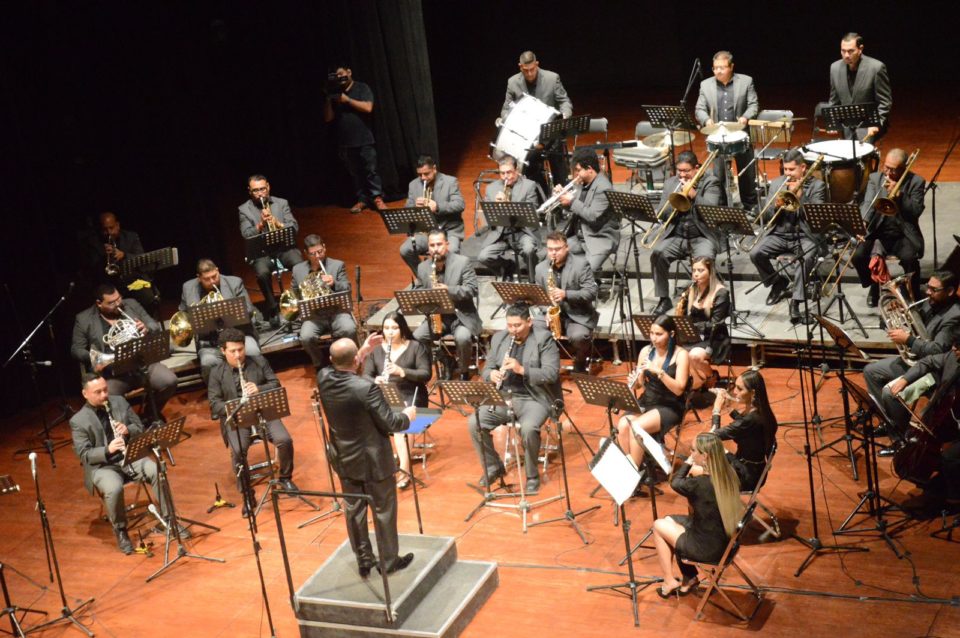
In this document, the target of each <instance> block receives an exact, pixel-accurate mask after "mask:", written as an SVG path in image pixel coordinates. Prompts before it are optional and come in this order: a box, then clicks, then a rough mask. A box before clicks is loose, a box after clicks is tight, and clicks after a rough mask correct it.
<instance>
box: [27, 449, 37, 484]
mask: <svg viewBox="0 0 960 638" xmlns="http://www.w3.org/2000/svg"><path fill="white" fill-rule="evenodd" d="M28 458H29V459H30V473H31V474H33V480H34V481H36V480H37V453H36V452H31V453H30V456H29V457H28Z"/></svg>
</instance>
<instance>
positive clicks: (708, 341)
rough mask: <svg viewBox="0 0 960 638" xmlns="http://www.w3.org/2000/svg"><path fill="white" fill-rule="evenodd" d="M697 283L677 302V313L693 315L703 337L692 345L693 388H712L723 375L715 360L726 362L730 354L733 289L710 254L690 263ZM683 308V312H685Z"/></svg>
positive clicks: (694, 325) (691, 319) (691, 317)
mask: <svg viewBox="0 0 960 638" xmlns="http://www.w3.org/2000/svg"><path fill="white" fill-rule="evenodd" d="M690 273H691V277H692V278H693V284H691V286H690V287H689V288H687V290H686V292H684V293H683V296H682V297H680V302H679V303H678V304H677V315H678V316H684V317H690V321H691V322H693V327H694V328H696V329H697V334H699V335H700V338H701V341H699V342H697V343H695V344H693V345H691V346H689V348H688V351H689V352H690V380H691V381H692V384H691V386H690V387H691V389H692V390H696V389H698V388H702V387H707V388H712V387H713V386H714V385H715V384H716V382H717V380H718V379H719V375H718V374H717V371H716V370H714V369H713V366H712V364H713V363H717V364H719V363H722V362H724V361H726V360H727V356H728V355H729V354H730V332H729V331H728V330H727V318H729V316H730V292H729V291H728V290H727V287H726V286H724V285H723V284H722V283H721V282H720V277H718V276H717V269H716V264H715V263H714V261H713V259H711V258H710V257H694V258H693V261H692V262H691V267H690ZM681 306H682V308H681ZM681 311H682V312H681Z"/></svg>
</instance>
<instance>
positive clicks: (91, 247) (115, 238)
mask: <svg viewBox="0 0 960 638" xmlns="http://www.w3.org/2000/svg"><path fill="white" fill-rule="evenodd" d="M97 225H98V228H99V231H95V230H92V229H91V231H90V232H88V233H86V235H85V236H84V238H83V240H82V242H81V243H82V245H83V251H84V254H83V256H82V257H81V259H83V264H84V271H85V273H86V274H87V278H88V279H89V281H90V282H91V283H93V284H96V283H97V282H104V281H108V282H110V283H112V284H113V285H114V286H116V287H117V289H118V290H122V291H124V293H125V294H126V295H127V296H128V297H133V298H134V299H136V300H137V302H138V303H139V304H140V305H141V306H143V307H144V308H145V309H146V310H147V311H149V312H150V313H151V314H155V312H154V311H156V310H157V308H158V306H159V303H160V299H159V293H157V291H156V288H155V287H154V286H153V282H152V281H150V279H149V278H147V277H146V276H144V274H143V273H140V272H128V273H127V274H125V275H122V274H121V269H122V266H123V263H124V261H126V260H127V259H128V258H130V257H136V256H137V255H142V254H143V253H144V252H145V251H144V250H143V244H141V243H140V235H138V234H137V233H136V232H134V231H132V230H128V229H126V228H121V226H120V220H119V219H118V218H117V215H116V214H115V213H111V212H109V211H107V212H103V213H100V216H99V218H98V224H97Z"/></svg>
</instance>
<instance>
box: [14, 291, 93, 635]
mask: <svg viewBox="0 0 960 638" xmlns="http://www.w3.org/2000/svg"><path fill="white" fill-rule="evenodd" d="M64 299H66V296H64V297H62V298H61V299H60V301H61V302H62V301H63V300H64ZM57 305H59V302H58V303H57ZM38 327H39V326H38ZM51 458H52V457H51ZM31 464H32V465H33V470H34V472H33V485H34V487H35V488H36V490H37V512H38V513H39V515H40V527H41V528H42V529H43V545H44V549H45V550H46V552H47V562H48V563H49V562H50V559H51V558H52V559H53V571H52V572H51V574H50V581H51V582H53V576H54V574H56V577H57V581H56V582H57V589H59V591H60V605H61V607H60V615H59V616H57V617H56V618H54V619H52V620H48V621H47V622H45V623H42V624H39V625H36V626H34V627H31V628H30V629H29V633H33V632H34V631H40V630H43V629H45V628H47V627H51V626H53V625H57V624H59V623H62V622H71V623H73V625H74V626H75V627H76V628H77V629H79V630H80V631H82V632H83V633H85V634H87V636H90V638H93V632H92V631H90V630H89V629H87V626H86V625H84V624H83V623H81V622H80V621H79V620H77V618H76V614H77V612H79V611H80V610H81V609H83V608H84V607H86V606H87V605H90V604H92V603H93V601H94V599H93V598H88V599H86V600H85V601H83V602H82V603H80V604H79V605H77V607H76V608H74V609H71V608H70V605H68V604H67V595H66V593H64V591H63V578H62V577H61V576H60V563H59V561H57V552H56V549H55V547H54V544H53V534H52V532H51V531H50V520H49V519H48V518H47V506H46V505H45V504H44V502H43V497H42V496H41V495H40V476H39V475H38V474H37V471H36V461H35V460H34V459H31Z"/></svg>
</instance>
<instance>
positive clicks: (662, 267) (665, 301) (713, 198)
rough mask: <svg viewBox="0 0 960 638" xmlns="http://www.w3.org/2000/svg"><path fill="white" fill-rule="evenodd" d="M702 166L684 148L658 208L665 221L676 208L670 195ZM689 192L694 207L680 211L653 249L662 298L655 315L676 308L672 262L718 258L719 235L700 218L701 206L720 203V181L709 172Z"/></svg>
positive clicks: (655, 284) (655, 277)
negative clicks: (671, 279)
mask: <svg viewBox="0 0 960 638" xmlns="http://www.w3.org/2000/svg"><path fill="white" fill-rule="evenodd" d="M699 168H700V160H698V159H697V156H696V155H695V154H694V153H693V152H692V151H682V152H681V153H679V154H678V155H677V174H676V175H675V176H673V177H669V178H667V179H666V180H665V181H664V182H663V196H662V197H661V198H660V203H659V205H658V206H657V210H658V211H663V213H662V214H661V220H662V221H664V222H665V221H666V220H667V219H668V218H669V217H670V213H671V212H672V211H673V207H672V206H670V205H669V204H668V201H669V198H670V194H671V193H673V192H674V191H680V190H682V188H684V187H685V186H686V184H687V183H688V182H689V181H690V180H692V179H693V177H694V176H695V175H696V173H697V170H698V169H699ZM689 195H690V196H691V198H692V199H693V206H692V207H691V208H690V210H689V211H687V212H685V213H681V212H679V211H677V214H676V215H675V216H674V217H673V220H672V221H671V222H670V224H669V225H668V226H667V228H666V229H665V230H664V231H663V234H662V235H661V237H660V239H659V240H658V241H657V243H656V245H655V246H654V247H653V250H652V251H651V252H650V269H651V270H652V271H653V287H654V293H655V294H656V295H657V297H659V298H660V302H659V303H658V304H657V307H656V308H654V310H653V314H654V315H655V316H657V315H663V314H666V313H667V311H669V310H670V308H672V307H673V302H672V301H671V300H670V282H669V280H670V265H671V264H673V262H675V261H676V260H678V259H683V258H689V257H709V258H711V259H714V260H715V259H716V256H717V251H718V250H719V238H718V237H717V234H716V233H715V232H714V231H713V230H712V229H711V228H710V227H709V226H707V224H706V223H705V222H704V221H703V220H702V219H700V215H699V213H698V212H697V206H698V205H701V204H703V205H705V206H717V205H719V204H720V197H721V191H720V182H718V181H717V178H716V177H714V176H713V175H710V174H709V173H708V174H705V175H703V177H701V178H700V181H699V182H698V183H697V184H696V188H694V189H693V190H691V191H690V193H689Z"/></svg>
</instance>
